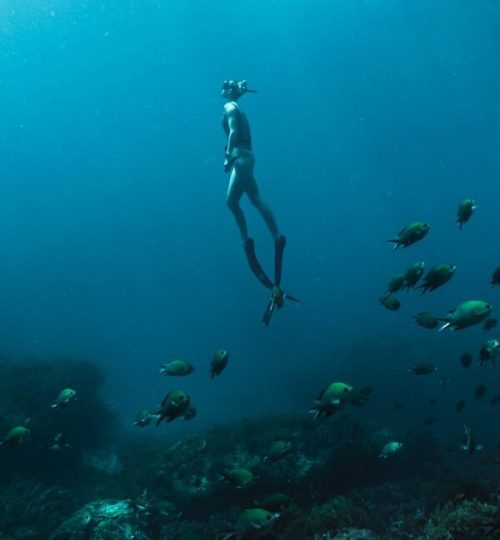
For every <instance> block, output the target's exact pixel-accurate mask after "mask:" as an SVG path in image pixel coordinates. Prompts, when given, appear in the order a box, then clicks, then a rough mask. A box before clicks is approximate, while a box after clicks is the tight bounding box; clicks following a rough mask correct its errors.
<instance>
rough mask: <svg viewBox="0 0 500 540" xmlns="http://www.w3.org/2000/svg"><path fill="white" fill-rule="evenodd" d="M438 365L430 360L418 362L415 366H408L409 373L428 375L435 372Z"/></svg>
mask: <svg viewBox="0 0 500 540" xmlns="http://www.w3.org/2000/svg"><path fill="white" fill-rule="evenodd" d="M436 369H437V367H436V366H435V365H434V364H431V363H430V362H418V363H417V364H415V365H414V366H410V367H409V368H408V372H409V373H413V374H414V375H428V374H429V373H434V372H435V371H436Z"/></svg>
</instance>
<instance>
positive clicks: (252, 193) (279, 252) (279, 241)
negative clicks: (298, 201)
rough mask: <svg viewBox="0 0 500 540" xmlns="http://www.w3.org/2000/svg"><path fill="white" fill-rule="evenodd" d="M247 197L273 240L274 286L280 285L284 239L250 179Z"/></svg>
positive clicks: (269, 210) (254, 183) (253, 181)
mask: <svg viewBox="0 0 500 540" xmlns="http://www.w3.org/2000/svg"><path fill="white" fill-rule="evenodd" d="M247 195H248V198H249V199H250V202H251V203H252V204H253V205H254V206H255V208H257V210H259V212H260V214H261V215H262V217H263V218H264V221H265V222H266V225H267V227H268V228H269V230H270V231H271V234H272V235H273V238H274V284H275V285H278V287H279V286H280V284H281V269H282V264H283V252H284V250H285V244H286V237H285V236H284V235H282V234H280V233H279V230H278V225H277V224H276V220H275V219H274V215H273V213H272V211H271V209H270V208H269V207H268V206H267V204H266V203H264V201H263V200H262V199H261V197H260V193H259V188H258V186H257V182H256V181H255V179H253V178H252V182H251V183H250V185H249V186H248V188H247Z"/></svg>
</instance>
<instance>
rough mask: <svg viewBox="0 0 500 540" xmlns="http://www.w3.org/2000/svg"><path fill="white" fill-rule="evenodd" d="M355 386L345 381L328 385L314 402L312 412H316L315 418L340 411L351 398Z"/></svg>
mask: <svg viewBox="0 0 500 540" xmlns="http://www.w3.org/2000/svg"><path fill="white" fill-rule="evenodd" d="M352 391H353V388H352V386H351V385H349V384H346V383H343V382H333V383H330V384H329V385H327V386H326V387H325V388H324V389H323V391H322V392H321V393H320V395H319V397H318V399H317V400H316V401H315V402H314V407H313V408H312V409H310V411H309V412H310V413H312V414H314V420H317V419H318V418H319V417H320V416H321V415H324V416H331V415H332V414H334V413H336V412H338V411H340V410H341V409H342V408H343V407H344V406H345V405H346V404H347V403H348V401H349V400H350V397H351V393H352Z"/></svg>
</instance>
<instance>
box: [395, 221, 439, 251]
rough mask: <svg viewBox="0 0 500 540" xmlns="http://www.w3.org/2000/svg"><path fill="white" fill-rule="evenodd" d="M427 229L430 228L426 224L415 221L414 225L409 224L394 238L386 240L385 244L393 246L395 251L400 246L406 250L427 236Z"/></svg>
mask: <svg viewBox="0 0 500 540" xmlns="http://www.w3.org/2000/svg"><path fill="white" fill-rule="evenodd" d="M429 229H430V226H429V224H428V223H424V222H423V221H416V222H414V223H410V224H409V225H407V226H406V227H404V228H403V229H401V230H400V231H399V234H398V236H397V237H396V238H393V239H391V240H387V242H390V243H392V244H394V249H395V250H396V249H398V247H400V246H403V248H406V247H408V246H411V245H412V244H415V242H418V241H419V240H422V239H423V238H424V237H425V236H427V233H428V232H429Z"/></svg>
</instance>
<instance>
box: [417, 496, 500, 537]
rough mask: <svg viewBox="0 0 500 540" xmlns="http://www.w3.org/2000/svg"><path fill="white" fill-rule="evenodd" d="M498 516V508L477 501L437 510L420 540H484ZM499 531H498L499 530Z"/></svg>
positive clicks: (449, 504)
mask: <svg viewBox="0 0 500 540" xmlns="http://www.w3.org/2000/svg"><path fill="white" fill-rule="evenodd" d="M497 515H498V506H496V505H493V504H489V503H485V502H480V501H478V500H476V499H474V500H472V501H464V502H462V503H461V504H459V505H455V504H454V503H453V502H448V503H446V504H445V505H444V506H443V507H441V508H438V509H436V511H435V512H434V513H433V514H432V516H431V518H430V520H429V521H428V523H427V525H426V527H425V531H424V534H423V535H422V536H420V537H419V540H484V538H486V537H487V536H486V534H487V533H488V534H490V537H493V536H492V535H491V533H492V531H493V532H494V529H493V530H492V531H490V530H489V529H490V526H491V524H492V523H494V520H495V519H496V516H497ZM497 531H498V529H497Z"/></svg>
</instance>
